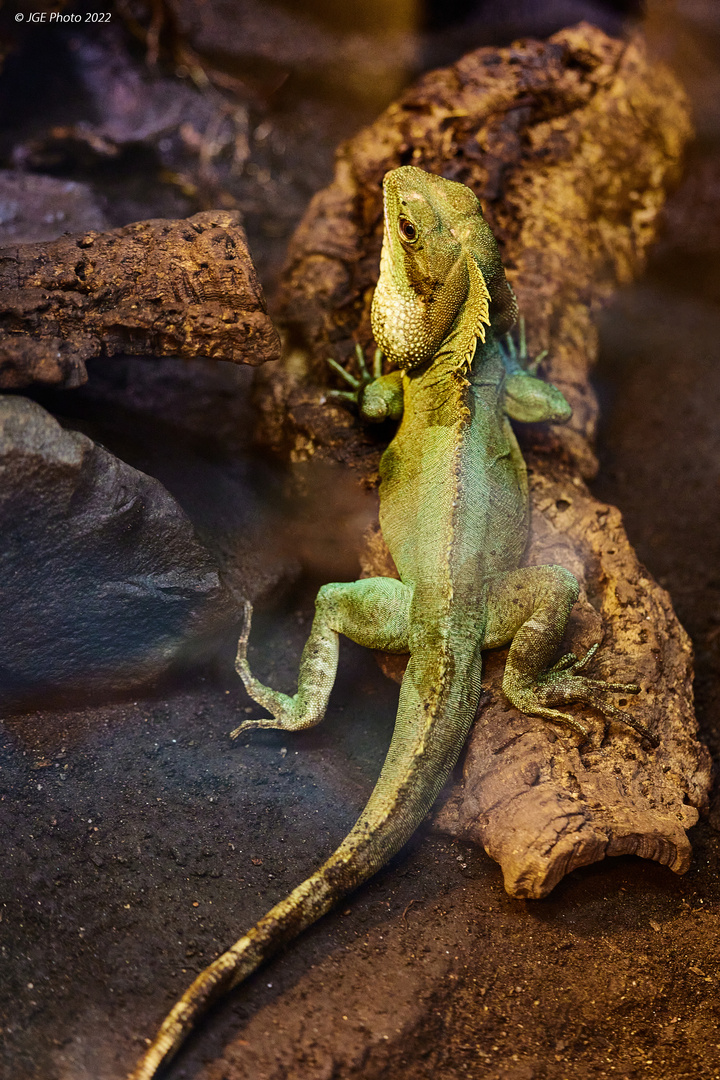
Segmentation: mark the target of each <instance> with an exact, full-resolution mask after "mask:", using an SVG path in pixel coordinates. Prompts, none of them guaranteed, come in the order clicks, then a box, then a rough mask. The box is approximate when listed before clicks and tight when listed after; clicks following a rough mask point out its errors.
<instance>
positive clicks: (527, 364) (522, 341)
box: [498, 315, 548, 375]
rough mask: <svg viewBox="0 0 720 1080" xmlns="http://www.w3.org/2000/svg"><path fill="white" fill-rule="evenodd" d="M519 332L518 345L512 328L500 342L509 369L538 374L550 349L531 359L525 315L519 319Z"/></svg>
mask: <svg viewBox="0 0 720 1080" xmlns="http://www.w3.org/2000/svg"><path fill="white" fill-rule="evenodd" d="M517 333H518V343H517V345H516V344H515V338H514V336H513V331H512V330H510V331H509V332H508V333H507V334H505V336H504V337H503V338H502V339H501V341H499V343H498V344H499V345H500V349H501V350H502V352H504V354H505V363H506V366H507V367H508V369H509V370H518V369H520V370H522V371H525V372H527V374H528V375H537V370H538V368H539V367H540V365H541V364H542V362H543V360H544V359H545V357H546V356H547V354H548V350H547V349H543V351H542V352H540V353H538V354H537V356H535V357H534V358H533V359H532V360H531V359H530V357H529V355H528V348H527V335H526V333H525V317H524V316H523V315H521V316H520V317H519V319H518V321H517Z"/></svg>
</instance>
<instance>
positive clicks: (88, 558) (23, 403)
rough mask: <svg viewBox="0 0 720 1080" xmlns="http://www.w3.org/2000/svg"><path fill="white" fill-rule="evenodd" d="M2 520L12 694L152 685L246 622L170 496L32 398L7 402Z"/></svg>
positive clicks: (4, 679)
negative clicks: (238, 619) (238, 623)
mask: <svg viewBox="0 0 720 1080" xmlns="http://www.w3.org/2000/svg"><path fill="white" fill-rule="evenodd" d="M0 522H1V523H2V525H1V528H2V535H3V545H2V551H1V552H0V611H2V619H1V620H0V700H5V701H8V700H15V699H18V698H20V697H24V696H26V695H27V694H29V693H31V692H38V691H47V690H51V689H58V688H68V689H69V688H74V687H82V688H84V689H88V688H93V689H100V688H102V689H103V690H107V691H109V690H112V691H116V690H119V689H123V688H127V687H130V686H133V685H137V684H140V683H143V682H147V681H148V680H151V679H154V678H156V677H157V676H159V675H160V674H162V673H163V672H165V671H167V670H168V668H169V667H170V666H171V665H172V664H174V663H177V662H178V661H180V660H185V661H190V660H193V659H197V658H200V656H202V655H203V654H206V653H207V652H208V651H209V650H211V649H212V648H214V647H215V646H216V643H217V640H218V638H219V637H220V636H221V635H222V634H223V633H224V632H225V631H227V630H228V629H229V628H230V627H231V626H232V624H233V622H234V621H235V619H236V614H237V604H236V602H235V601H234V600H233V598H232V597H231V595H230V593H229V591H228V590H227V588H226V587H225V586H224V585H223V583H222V582H221V580H220V577H219V574H218V570H217V567H216V565H215V563H214V561H213V559H212V558H211V556H210V554H209V552H208V551H207V550H206V549H205V548H204V547H203V546H202V545H201V544H200V542H199V541H198V539H197V537H196V536H195V533H194V531H193V528H192V525H191V524H190V521H189V520H188V518H187V517H186V516H185V514H184V512H183V511H182V510H181V509H180V507H179V506H178V504H177V503H176V502H175V500H174V499H173V498H172V496H171V495H170V494H169V493H168V492H167V491H166V490H165V488H164V487H163V486H162V485H161V484H160V483H158V481H157V480H154V479H152V478H151V477H149V476H146V475H145V474H144V473H141V472H138V471H137V470H136V469H133V468H131V467H130V466H129V465H126V464H125V463H124V462H122V461H120V460H119V459H118V458H116V457H114V456H113V455H112V454H110V453H108V451H106V450H104V449H103V448H102V447H100V446H98V445H97V444H95V443H94V442H92V440H91V439H88V438H87V437H86V436H85V435H81V434H79V433H78V432H73V431H65V430H63V428H62V427H61V426H60V424H59V423H58V422H57V421H56V420H55V419H53V417H51V416H50V415H49V414H48V413H46V412H45V411H44V410H43V409H42V408H41V407H40V406H39V405H36V404H35V403H33V402H31V401H28V400H27V399H25V398H22V397H12V396H4V397H1V398H0Z"/></svg>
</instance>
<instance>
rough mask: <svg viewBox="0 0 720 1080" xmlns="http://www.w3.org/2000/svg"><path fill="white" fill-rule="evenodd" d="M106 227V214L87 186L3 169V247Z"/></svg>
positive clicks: (0, 189)
mask: <svg viewBox="0 0 720 1080" xmlns="http://www.w3.org/2000/svg"><path fill="white" fill-rule="evenodd" d="M106 228H107V220H106V218H105V215H104V214H103V212H102V210H101V209H100V207H99V205H98V202H97V199H96V198H95V197H94V195H93V192H92V190H91V189H90V188H89V187H88V185H87V184H79V183H76V182H75V181H74V180H58V179H56V177H54V176H37V175H35V174H33V173H23V172H20V171H19V170H18V171H11V170H10V169H2V170H0V248H3V247H8V246H9V245H10V244H34V243H40V242H41V241H47V240H55V239H57V237H58V236H61V235H62V233H64V232H70V233H73V232H80V231H83V232H85V231H87V230H89V229H98V230H102V229H106Z"/></svg>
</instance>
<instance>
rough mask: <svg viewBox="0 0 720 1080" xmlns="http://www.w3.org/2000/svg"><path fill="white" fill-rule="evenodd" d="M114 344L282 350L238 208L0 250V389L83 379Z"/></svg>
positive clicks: (233, 356)
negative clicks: (91, 364) (95, 358)
mask: <svg viewBox="0 0 720 1080" xmlns="http://www.w3.org/2000/svg"><path fill="white" fill-rule="evenodd" d="M115 353H129V354H131V355H154V356H178V357H183V358H193V357H197V356H202V357H211V358H212V359H215V360H231V361H233V362H234V363H246V364H261V363H263V362H264V361H266V360H275V359H277V358H278V356H279V354H280V341H279V338H278V335H277V331H276V330H275V327H274V326H273V324H272V322H271V321H270V318H269V316H268V314H267V310H266V307H265V299H264V297H263V293H262V289H261V287H260V283H259V281H258V279H257V276H256V274H255V269H254V267H253V264H252V260H251V258H250V254H249V252H248V247H247V240H246V238H245V233H244V231H243V228H242V225H241V223H240V214H239V213H238V212H237V211H227V210H218V211H206V212H203V213H200V214H195V216H194V217H191V218H187V219H186V220H181V221H165V220H156V221H139V222H136V223H135V224H133V225H126V226H125V227H123V228H121V229H115V230H113V231H112V232H106V233H97V232H88V233H85V234H82V235H77V236H63V237H61V238H60V239H59V240H55V241H53V242H52V243H49V244H25V245H18V246H16V247H8V248H4V249H1V250H0V388H3V389H18V388H20V387H24V386H28V385H30V384H31V383H45V384H60V385H64V386H78V385H80V384H81V383H83V382H85V381H86V380H87V372H86V369H85V361H86V360H88V359H89V358H90V357H93V356H99V355H105V356H112V355H113V354H115Z"/></svg>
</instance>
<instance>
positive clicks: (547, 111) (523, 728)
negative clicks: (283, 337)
mask: <svg viewBox="0 0 720 1080" xmlns="http://www.w3.org/2000/svg"><path fill="white" fill-rule="evenodd" d="M690 130H691V129H690V123H689V119H688V111H687V105H686V102H685V98H684V95H683V93H682V90H681V89H680V87H679V86H678V84H677V82H676V81H675V80H674V78H673V77H672V76H671V75H670V73H669V72H668V71H667V70H666V69H664V68H663V67H660V66H653V65H651V64H650V63H649V61H648V59H647V57H646V55H645V52H644V48H643V44H642V41H641V40H640V39H638V38H636V39H633V40H632V41H630V42H620V41H615V40H612V39H610V38H608V37H607V36H605V35H604V34H602V33H601V32H600V31H598V30H596V29H594V28H592V27H590V26H588V25H586V24H581V25H580V26H578V27H575V28H573V29H570V30H564V31H562V32H560V33H558V34H556V35H555V36H554V37H552V38H550V39H549V40H548V41H547V42H537V41H524V42H520V43H517V44H515V45H513V46H512V47H510V48H507V49H480V50H478V51H477V52H474V53H470V54H469V55H468V56H466V57H464V58H463V59H462V60H460V61H459V62H458V63H457V64H456V65H454V66H453V67H452V68H448V69H444V70H440V71H436V72H432V73H430V74H429V75H427V76H426V77H425V78H423V79H422V80H421V81H420V82H419V83H418V84H417V85H416V86H415V87H414V88H412V89H411V90H409V91H408V92H407V93H406V94H405V95H404V97H402V98H401V99H400V100H399V101H398V102H397V103H396V104H394V105H392V106H391V107H390V108H389V109H388V110H387V111H386V112H385V113H384V114H383V115H382V116H381V117H380V118H379V120H378V121H377V122H376V123H375V124H373V125H372V126H371V127H369V128H367V129H365V130H364V131H362V132H360V134H359V135H358V136H357V137H356V138H355V139H353V140H352V141H350V142H349V143H347V144H346V145H345V146H344V147H342V148H341V150H340V152H339V155H338V161H337V167H336V172H335V178H334V180H333V182H332V184H331V185H330V186H329V187H328V188H327V189H325V190H324V191H322V192H320V193H319V194H318V195H316V196H315V198H314V200H313V201H312V203H311V205H310V207H309V209H308V212H307V214H306V216H305V219H304V220H303V222H302V223H301V225H300V226H299V228H298V230H297V232H296V234H295V237H294V239H293V241H292V244H291V247H290V255H289V262H288V266H287V270H286V274H285V279H284V294H283V298H284V311H285V318H286V320H287V322H288V325H289V329H290V339H291V341H294V343H295V345H296V348H295V350H294V351H293V352H291V354H290V356H289V358H288V360H287V361H286V363H285V366H284V368H283V369H281V371H280V373H279V374H278V373H277V372H276V373H273V375H272V376H270V377H268V376H264V375H262V374H261V378H260V382H261V385H262V386H263V389H264V396H263V397H261V399H260V401H259V407H260V408H261V409H262V410H263V418H262V432H263V435H264V437H265V439H266V440H267V441H269V442H270V443H272V444H273V445H274V446H275V447H276V448H282V449H284V450H285V452H286V453H287V454H288V455H289V456H290V457H291V458H293V459H296V460H297V459H302V458H304V457H307V456H310V455H313V454H320V455H321V456H325V457H328V458H332V459H335V460H339V461H342V462H344V463H346V464H349V465H351V466H352V467H354V468H356V469H357V470H358V472H359V474H360V475H361V477H362V479H363V480H364V482H366V483H370V484H372V483H375V482H376V479H377V463H378V459H379V455H380V453H381V451H382V449H383V446H384V445H385V442H386V440H387V437H388V432H387V431H385V432H383V431H377V430H375V431H373V430H367V429H364V428H362V427H361V426H360V425H359V423H358V422H357V421H356V419H355V418H354V417H353V416H352V415H351V414H350V413H348V412H347V411H344V410H342V409H341V408H339V407H336V406H335V405H333V404H331V403H329V402H328V401H326V400H325V395H324V393H323V389H324V386H325V385H326V384H327V383H328V382H329V381H330V378H331V377H330V375H329V373H328V370H327V367H326V365H325V364H324V360H323V358H324V357H325V356H327V355H333V356H335V357H336V358H337V359H339V360H342V361H345V362H347V363H348V364H349V366H351V365H352V353H353V348H354V343H355V341H359V342H360V343H361V344H362V345H363V346H365V347H368V346H371V331H370V319H369V313H370V303H371V298H372V287H373V284H374V281H375V279H376V276H377V267H378V259H379V252H380V244H381V232H382V220H381V219H382V202H381V190H380V184H381V180H382V176H383V174H384V173H385V172H386V170H387V169H390V168H394V167H396V166H398V165H401V164H408V163H412V164H415V165H418V166H420V167H422V168H425V169H428V170H430V171H433V172H437V173H441V174H442V175H444V176H446V177H448V178H450V179H455V180H461V181H463V182H464V183H467V184H469V185H470V187H472V188H473V190H474V191H475V192H476V194H477V195H478V197H479V198H480V200H481V202H482V204H483V208H484V211H485V214H486V216H487V218H488V220H489V221H490V224H491V225H492V227H493V229H494V231H495V234H496V236H497V237H498V240H499V243H500V245H501V250H502V252H503V257H504V261H505V265H506V268H507V271H508V277H509V278H510V280H511V281H512V284H513V286H514V288H515V290H516V292H517V294H518V298H519V301H520V309H521V311H522V312H523V313H524V315H525V317H526V319H527V324H528V336H529V342H530V348H531V352H532V353H537V352H539V351H540V350H541V349H545V348H547V349H548V350H549V355H548V359H547V360H546V361H544V363H543V366H542V374H543V375H544V376H545V377H546V378H547V379H549V380H550V381H552V382H553V383H555V384H556V385H557V386H559V387H560V388H561V389H562V391H563V393H564V394H565V395H566V397H567V398H568V400H569V401H570V403H571V404H572V406H573V418H572V420H571V421H570V423H569V424H568V425H567V426H566V427H549V426H545V427H540V426H538V425H535V426H528V427H527V428H525V429H522V425H519V427H520V428H521V429H522V430H521V431H520V438H521V441H522V445H523V449H524V453H525V457H526V460H527V462H528V466H529V471H530V479H531V492H532V528H531V541H530V544H529V547H528V551H527V553H526V561H527V563H528V564H537V563H560V564H562V565H564V566H567V567H568V568H569V569H570V570H572V571H573V572H574V573H575V574H576V576H577V577H578V579H579V580H580V582H581V585H582V593H581V600H580V602H579V604H578V605H577V607H576V609H575V612H574V614H573V617H572V619H571V624H570V627H569V630H568V634H567V640H566V646H567V648H568V649H570V648H572V650H573V651H575V652H578V653H582V652H583V650H585V649H586V648H587V647H588V646H589V645H591V644H592V643H593V642H594V641H598V640H600V639H602V640H603V646H602V649H601V650H600V652H599V654H598V657H597V660H596V661H595V663H594V667H593V673H597V674H599V675H601V676H602V677H604V678H608V679H611V680H612V681H636V682H638V683H640V685H641V687H642V693H641V695H640V696H639V698H637V699H629V700H628V701H627V702H625V703H624V704H625V706H626V707H627V708H628V709H632V710H633V711H634V712H635V713H636V715H638V716H639V717H640V718H641V719H642V720H643V721H644V722H645V723H646V724H647V725H648V726H650V727H651V728H654V729H655V730H656V732H657V734H658V736H659V737H660V739H661V745H660V748H659V749H658V750H651V749H650V748H649V747H648V746H646V745H644V744H643V743H642V742H641V740H639V739H638V737H637V736H636V734H635V733H633V732H630V731H627V730H625V729H622V730H621V729H619V728H618V727H617V726H616V725H614V724H613V725H611V726H610V728H609V729H608V730H603V728H602V725H601V723H600V722H599V718H595V719H594V720H592V718H588V720H589V721H590V722H591V723H592V725H593V729H594V734H593V739H592V745H586V746H583V747H578V746H577V740H576V738H575V737H574V736H573V735H571V734H568V733H567V732H565V731H563V730H561V729H555V728H553V727H552V726H550V725H548V724H545V723H543V722H542V721H540V720H536V719H532V718H528V717H526V716H524V715H522V714H521V713H519V712H517V711H516V710H515V709H514V708H512V707H511V706H510V705H509V703H508V702H507V700H506V699H505V698H504V696H503V694H502V692H501V689H500V683H501V675H502V668H503V664H504V658H505V654H504V652H502V651H498V652H495V653H490V654H486V663H487V673H486V679H485V686H486V688H487V694H486V697H485V701H484V703H483V705H482V706H481V709H480V711H479V714H478V719H477V721H476V724H475V727H474V729H473V732H472V734H471V737H470V740H469V746H468V750H467V754H466V756H465V762H464V769H463V778H462V780H460V779H458V780H457V782H456V783H455V784H454V786H452V788H451V790H450V791H449V797H448V799H447V801H446V802H445V805H444V806H443V807H441V809H440V810H439V812H438V813H437V815H436V819H435V820H436V822H437V824H438V826H439V827H440V828H442V829H443V830H445V831H447V832H449V833H450V834H452V835H454V836H458V837H464V838H468V839H473V840H476V841H478V842H479V843H481V844H482V845H483V846H484V847H485V848H486V850H487V851H488V852H489V853H490V854H491V855H492V856H493V858H495V859H497V860H498V861H499V862H500V863H501V865H502V868H503V873H504V876H505V884H506V888H507V889H508V891H509V892H510V893H512V894H514V895H516V896H522V897H541V896H544V895H546V894H547V893H548V892H549V891H550V890H551V889H552V888H553V886H554V885H555V884H556V883H557V882H558V881H559V880H560V878H561V877H562V876H563V875H564V874H565V873H567V872H568V871H569V870H571V869H573V867H576V866H582V865H585V864H587V863H590V862H592V861H594V860H597V859H600V858H603V857H604V856H605V855H610V854H621V853H628V852H635V853H637V854H639V855H642V856H645V857H648V858H653V859H656V860H658V861H659V862H662V863H665V864H667V865H669V866H670V867H671V868H672V869H673V870H675V871H676V872H679V873H681V872H683V871H684V870H686V869H687V867H688V865H689V860H690V845H689V842H688V839H687V836H686V833H685V830H686V829H687V828H688V827H689V826H690V825H692V824H693V823H694V822H695V821H696V820H697V816H698V810H699V809H702V808H703V807H704V806H705V805H706V802H707V793H708V789H709V783H710V771H709V757H708V754H707V751H706V750H705V748H704V747H703V746H702V745H701V744H700V743H699V742H698V740H697V725H696V721H695V717H694V713H693V704H692V690H691V679H692V657H691V648H690V644H689V641H688V638H687V635H686V634H685V632H684V631H683V629H682V627H681V626H680V624H679V623H678V621H677V618H676V616H675V614H674V612H673V610H672V605H671V603H670V599H669V597H668V595H667V593H665V592H664V590H663V589H661V588H660V587H659V586H658V585H657V584H656V583H655V582H654V581H653V580H652V579H651V577H650V575H649V574H648V572H647V571H646V570H645V569H644V568H643V567H642V566H641V565H640V564H639V563H638V561H637V558H636V556H635V554H634V552H633V550H632V548H631V546H630V544H629V542H628V540H627V537H626V535H625V533H624V530H623V527H622V521H621V518H620V514H619V512H618V511H617V510H615V509H614V508H612V507H608V506H604V505H602V504H600V503H599V502H597V501H596V500H594V499H593V498H592V496H591V495H590V493H589V492H588V489H587V487H586V486H585V482H584V480H585V479H588V478H590V477H592V476H593V475H594V472H595V470H596V467H597V465H596V460H595V455H594V452H593V440H594V434H595V426H596V421H597V403H596V399H595V396H594V393H593V391H592V388H591V387H590V384H589V372H590V369H591V367H592V364H593V362H594V360H595V356H596V351H597V333H596V330H595V328H594V323H593V318H594V316H595V315H596V314H597V312H598V310H599V309H600V307H601V305H602V304H603V303H604V302H606V301H607V299H608V298H609V297H610V296H611V295H612V292H613V291H614V290H615V289H616V288H617V287H618V285H619V284H622V283H624V282H627V281H630V280H631V279H632V278H633V277H634V276H636V275H637V274H638V273H639V272H640V271H641V270H642V267H643V263H644V255H645V251H646V248H647V246H648V244H649V243H650V241H651V240H652V238H653V236H654V234H655V230H656V224H657V219H658V213H659V211H660V209H661V207H662V204H663V201H664V198H665V192H666V189H667V188H668V186H669V185H670V184H671V183H672V182H673V181H674V179H675V178H676V176H677V175H678V169H679V160H680V156H681V152H682V148H683V146H684V144H685V142H686V141H687V139H688V137H689V135H690ZM388 560H389V555H388V553H387V550H386V549H385V547H384V544H383V542H382V537H381V536H380V535H379V533H377V532H376V533H374V534H373V535H372V536H371V537H370V538H369V540H368V544H367V548H366V551H365V555H364V559H363V562H364V571H365V572H366V573H368V574H369V573H394V572H395V571H394V567H392V566H391V565H390V564H389V562H388ZM385 666H386V669H387V670H388V671H389V672H390V671H391V670H393V668H394V673H395V674H396V675H397V674H398V665H397V660H396V661H394V662H391V661H390V659H389V658H386V663H385Z"/></svg>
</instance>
